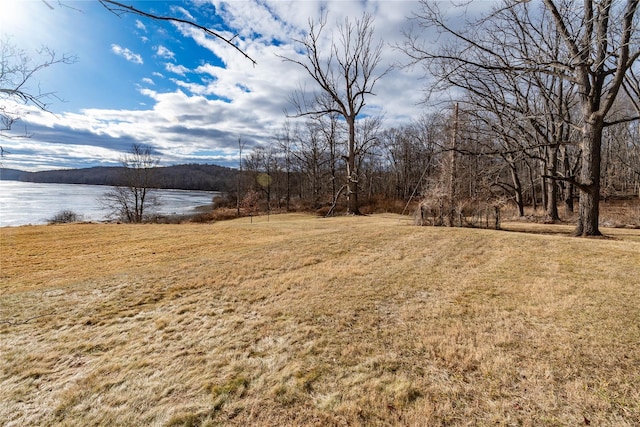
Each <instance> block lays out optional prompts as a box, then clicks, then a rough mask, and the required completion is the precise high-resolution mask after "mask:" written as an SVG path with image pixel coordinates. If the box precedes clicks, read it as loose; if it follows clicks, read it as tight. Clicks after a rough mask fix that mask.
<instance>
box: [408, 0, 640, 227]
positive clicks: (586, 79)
mask: <svg viewBox="0 0 640 427" xmlns="http://www.w3.org/2000/svg"><path fill="white" fill-rule="evenodd" d="M420 3H421V6H422V10H421V12H420V13H418V14H416V20H417V22H418V25H419V27H420V28H435V29H436V30H438V31H439V33H440V35H441V37H442V38H443V40H442V41H443V42H444V43H441V45H440V47H439V48H433V47H431V46H430V45H428V44H426V43H422V42H421V41H420V37H419V36H416V35H415V34H412V33H409V34H407V38H406V44H405V45H404V51H405V52H406V53H407V54H408V55H409V57H410V58H411V61H412V63H415V64H423V65H424V66H425V68H426V69H427V70H428V71H429V72H430V73H432V74H434V75H435V76H436V77H437V78H438V84H437V85H436V88H437V89H446V88H448V87H450V86H451V85H452V81H451V77H452V76H453V77H454V78H456V77H458V78H459V77H460V76H465V77H468V76H470V75H471V73H483V74H484V75H486V74H488V73H493V74H496V75H509V76H513V77H515V78H517V79H519V80H520V79H527V80H528V81H533V79H538V80H539V81H540V82H545V81H548V77H549V76H552V77H555V78H558V79H561V80H562V81H563V82H564V83H568V84H570V85H573V86H575V93H577V94H578V105H579V106H580V113H579V117H576V118H575V122H576V123H579V126H580V128H581V133H582V135H581V138H580V148H581V166H580V167H581V170H580V173H579V176H555V177H553V178H554V179H556V180H558V179H560V180H564V181H567V182H569V183H571V184H573V185H575V186H576V187H577V188H578V189H579V191H580V211H579V217H578V223H577V226H576V230H575V234H576V235H581V236H591V235H599V234H600V231H599V228H598V217H599V197H600V163H601V145H602V133H603V129H604V128H605V127H606V126H608V125H611V124H613V123H615V122H611V121H609V120H608V117H607V115H608V113H609V112H610V110H611V107H612V106H613V104H614V101H615V100H616V98H617V96H618V93H619V91H620V88H621V86H622V84H623V82H624V81H625V75H627V74H628V72H629V70H630V69H631V67H632V66H633V64H634V62H635V61H636V60H637V59H638V57H639V56H640V46H639V45H638V43H637V37H638V22H637V21H638V16H637V10H638V4H639V1H638V0H626V1H624V2H622V1H614V0H601V1H593V0H585V1H584V2H583V3H582V4H580V3H578V2H574V1H568V0H544V1H543V3H542V5H541V7H540V8H539V9H537V10H533V7H536V6H535V5H536V3H534V6H531V5H530V4H529V2H515V1H507V0H505V1H504V2H502V3H501V5H500V6H499V7H496V8H494V9H493V10H492V11H491V13H490V14H488V15H487V16H484V17H482V18H480V19H478V20H476V21H474V22H473V23H471V24H470V25H467V26H466V27H465V28H463V29H459V28H457V27H456V26H454V25H452V24H450V23H449V22H448V21H447V19H446V18H445V14H444V13H443V12H442V11H441V10H440V9H439V8H438V5H437V4H434V3H431V2H428V1H427V0H421V2H420ZM548 30H550V31H548ZM545 76H546V77H547V78H545ZM463 81H464V80H463ZM475 81H476V82H478V81H480V80H479V79H476V80H475ZM556 87H557V88H561V87H562V85H560V84H559V85H556ZM472 89H473V87H472ZM492 90H495V91H501V90H503V87H501V86H500V85H498V86H494V87H492ZM549 99H551V100H553V98H549ZM556 107H557V108H558V105H556ZM510 108H511V107H510ZM563 108H564V107H563ZM515 111H517V110H515ZM522 113H524V114H521V119H526V118H527V117H528V113H529V111H527V112H522ZM556 116H557V117H563V113H562V111H561V110H558V111H557V112H556ZM634 119H637V117H626V118H623V119H620V120H634ZM620 120H616V122H619V121H620ZM562 130H563V128H562V127H557V128H555V129H551V130H550V129H547V130H546V131H545V132H546V133H547V134H549V135H554V136H555V137H562V136H563V135H564V134H565V133H563V131H562ZM555 143H557V141H555ZM550 154H551V155H553V154H554V153H550ZM555 154H556V155H557V151H556V152H555ZM552 159H553V158H552ZM552 161H554V160H552Z"/></svg>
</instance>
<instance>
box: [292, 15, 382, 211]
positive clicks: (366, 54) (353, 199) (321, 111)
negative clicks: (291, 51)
mask: <svg viewBox="0 0 640 427" xmlns="http://www.w3.org/2000/svg"><path fill="white" fill-rule="evenodd" d="M309 27H310V31H309V34H308V36H307V37H306V38H304V39H302V40H297V42H298V43H299V44H300V45H301V46H302V48H303V49H304V51H305V58H304V60H298V59H293V58H283V59H285V60H286V61H288V62H291V63H294V64H297V65H299V66H300V67H302V68H303V69H304V70H305V71H306V72H307V74H309V76H311V78H312V79H313V80H314V81H315V83H316V84H317V85H318V91H317V92H316V93H315V94H313V96H311V97H308V96H307V94H306V93H304V92H302V91H300V92H298V93H296V94H294V95H293V96H292V103H293V104H294V106H295V108H296V114H295V116H296V117H302V116H312V117H316V118H317V117H322V116H325V115H329V114H338V115H339V116H341V117H342V118H344V120H345V122H346V125H347V129H348V142H347V153H346V156H345V157H346V159H345V160H346V166H347V184H346V185H347V205H348V206H347V210H348V213H351V214H359V213H360V210H359V206H358V170H357V163H358V161H357V155H358V147H357V145H356V144H357V142H356V120H357V119H358V116H359V115H360V113H361V112H362V109H363V108H364V107H365V105H366V99H367V97H369V96H371V95H374V92H373V89H374V87H375V85H376V83H377V82H378V80H379V79H380V78H381V77H383V76H384V75H385V74H386V72H387V71H386V70H385V71H382V72H380V73H377V72H376V70H377V67H378V65H379V64H380V62H381V60H382V56H381V55H382V42H379V43H377V44H374V40H373V32H374V27H373V18H372V17H371V15H369V14H366V13H365V14H364V15H363V16H362V18H360V19H358V20H356V21H355V23H353V22H351V21H350V20H349V19H348V18H346V19H345V22H344V24H342V25H340V26H339V28H338V33H339V36H338V41H337V42H333V43H332V45H331V48H330V50H329V52H323V51H322V50H321V48H322V45H323V43H322V42H323V36H324V34H323V32H324V30H325V28H326V15H325V16H323V17H322V18H321V19H320V21H319V22H318V23H317V24H316V23H315V22H313V21H309Z"/></svg>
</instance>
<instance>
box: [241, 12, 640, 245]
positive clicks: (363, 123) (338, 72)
mask: <svg viewBox="0 0 640 427" xmlns="http://www.w3.org/2000/svg"><path fill="white" fill-rule="evenodd" d="M442 5H443V3H442V2H431V1H428V0H421V1H420V2H419V8H418V10H417V11H416V12H415V14H414V15H413V17H412V18H411V22H412V23H413V25H412V26H411V28H412V30H407V31H406V33H405V42H404V43H403V44H401V45H399V46H396V47H397V48H398V49H401V50H402V51H403V52H404V53H405V54H406V57H407V58H408V61H407V65H410V66H419V67H422V69H423V70H424V74H425V77H427V80H428V82H429V83H428V87H427V91H428V93H429V94H430V95H431V97H432V98H431V99H441V97H442V95H443V94H446V96H447V102H446V104H443V102H442V101H440V103H435V102H434V103H432V104H430V105H431V106H435V105H438V107H439V108H440V109H443V108H444V109H445V110H447V109H448V113H441V112H438V113H432V112H428V111H430V110H428V109H427V110H426V111H427V112H426V113H425V115H424V117H422V118H420V119H417V120H416V121H415V123H413V124H410V125H406V126H401V127H394V126H393V124H385V123H383V119H382V118H376V117H362V115H361V113H362V111H363V107H364V106H365V105H366V100H367V99H368V98H369V97H371V96H374V89H375V86H376V85H377V84H382V83H380V81H382V78H383V77H384V76H385V74H386V72H387V70H385V69H380V68H379V65H380V63H381V62H382V57H381V52H382V51H381V44H380V42H376V41H375V39H374V37H373V35H374V27H373V20H372V19H371V16H370V15H368V14H364V15H363V16H362V17H361V18H360V19H356V20H355V21H353V20H350V19H349V18H347V19H346V20H345V22H344V23H343V24H342V25H340V26H339V28H338V31H337V35H334V38H332V39H331V40H332V43H331V47H330V48H328V49H327V48H324V49H326V50H325V51H323V50H322V49H323V48H321V46H323V44H322V43H321V40H322V37H323V31H324V29H325V23H326V21H325V18H324V17H323V18H321V19H320V20H319V21H317V22H314V21H312V20H310V21H309V29H310V31H309V33H308V35H307V36H306V37H305V38H303V39H301V40H298V41H297V42H298V45H299V47H300V48H301V50H302V51H303V52H305V57H304V58H303V59H297V58H296V59H291V58H284V59H285V60H287V61H289V62H291V63H293V64H295V65H297V66H299V67H302V68H303V69H304V70H305V71H306V72H307V73H308V75H309V76H310V77H311V78H312V79H313V81H314V82H315V83H316V86H315V90H309V91H306V92H301V93H296V94H293V95H292V98H291V102H292V104H293V105H294V106H295V112H294V113H293V114H291V115H290V117H294V118H302V119H305V120H306V121H305V122H304V123H302V124H300V123H296V124H295V125H293V126H291V125H289V124H287V125H286V126H285V128H284V129H283V131H282V132H281V134H280V135H276V136H274V141H273V143H272V144H270V145H268V146H263V147H257V148H256V149H254V151H253V152H252V153H251V154H250V155H249V156H248V157H247V158H246V159H244V162H245V169H246V170H247V171H248V172H250V173H251V174H252V175H253V177H254V180H253V183H252V185H253V187H252V191H254V192H257V193H258V194H260V195H261V197H262V198H263V199H264V200H265V203H266V205H267V207H268V208H270V207H271V205H272V203H276V204H277V205H278V206H279V207H280V206H281V205H282V203H283V202H284V203H285V205H286V206H289V204H290V200H291V197H292V195H294V194H295V195H296V196H297V197H298V198H299V199H300V200H305V201H306V202H307V203H308V204H310V206H313V207H318V206H320V205H321V204H329V205H330V206H331V209H330V211H333V209H334V208H335V207H336V205H337V204H338V202H339V200H340V197H341V196H344V200H345V208H346V211H347V212H348V213H353V214H358V213H360V209H359V207H360V204H361V203H362V201H363V200H366V201H367V203H369V202H371V200H373V199H374V198H379V197H385V198H393V199H398V200H407V199H408V198H410V197H411V196H412V195H418V196H419V197H420V198H421V200H422V204H421V208H420V214H421V218H422V219H423V220H427V221H428V222H431V223H435V224H448V225H463V224H464V223H467V222H469V221H470V218H471V219H473V218H479V217H480V216H482V214H483V212H484V213H486V212H487V211H491V210H493V213H494V217H496V218H494V220H495V223H496V224H497V223H498V221H499V220H498V218H497V216H498V215H499V210H500V208H501V206H503V205H505V204H508V203H511V204H513V205H514V206H515V207H516V208H517V211H518V213H519V214H520V215H524V208H525V206H532V207H533V208H534V210H535V209H537V208H541V209H544V212H545V214H546V216H547V218H548V220H550V221H557V220H559V219H560V211H559V209H558V208H559V206H561V205H564V206H565V208H566V211H567V212H573V211H574V209H577V211H578V219H577V224H576V230H575V234H576V235H581V236H591V235H599V234H600V231H599V205H600V200H601V198H603V197H611V196H616V195H630V194H634V195H638V194H639V193H640V191H639V182H640V142H639V138H640V131H639V126H638V119H639V116H640V79H639V78H638V76H639V75H640V72H639V70H638V58H639V57H640V36H639V32H638V24H639V22H638V21H639V19H638V5H639V2H638V1H637V0H627V1H614V0H602V1H591V0H587V1H584V2H582V3H578V2H573V1H563V0H557V1H553V0H543V1H542V2H514V1H503V2H499V3H498V4H497V5H496V6H494V7H492V9H491V11H490V12H488V13H486V14H484V15H482V16H480V17H479V18H473V16H466V15H465V13H464V10H466V8H467V7H468V6H469V5H468V4H467V3H465V4H464V5H462V6H459V7H461V8H463V11H462V12H461V13H459V14H456V13H452V12H451V10H443V9H441V7H442ZM452 7H453V6H452ZM456 12H458V11H456ZM452 16H453V17H459V16H465V17H466V18H467V19H469V20H470V22H468V23H467V24H466V25H464V26H460V25H458V24H457V23H456V22H455V20H453V19H452V18H451V17H452ZM430 34H436V37H437V40H438V42H437V43H434V40H432V39H430V38H429V35H430ZM292 173H294V174H297V176H299V177H303V176H304V177H305V179H304V180H300V181H299V182H297V181H295V180H293V181H292V180H291V176H292ZM265 175H266V176H268V179H265ZM252 197H254V198H255V196H254V195H252ZM576 201H577V202H578V203H577V206H576ZM485 216H486V215H485Z"/></svg>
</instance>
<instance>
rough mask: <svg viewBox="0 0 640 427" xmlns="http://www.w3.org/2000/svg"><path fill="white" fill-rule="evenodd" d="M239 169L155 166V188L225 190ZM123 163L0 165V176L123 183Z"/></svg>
mask: <svg viewBox="0 0 640 427" xmlns="http://www.w3.org/2000/svg"><path fill="white" fill-rule="evenodd" d="M237 173H238V171H237V170H235V169H231V168H226V167H223V166H218V165H198V164H189V165H176V166H166V167H158V168H155V184H154V187H155V188H164V189H170V188H171V189H179V190H202V191H220V192H226V191H230V190H232V189H234V188H235V186H236V179H237ZM122 175H123V174H122V168H121V167H92V168H83V169H66V170H51V171H39V172H26V171H21V170H16V169H6V168H0V180H8V181H22V182H39V183H56V184H88V185H123V184H124V183H123V182H122V178H121V177H122Z"/></svg>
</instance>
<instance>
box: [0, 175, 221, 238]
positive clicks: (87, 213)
mask: <svg viewBox="0 0 640 427" xmlns="http://www.w3.org/2000/svg"><path fill="white" fill-rule="evenodd" d="M110 189H111V187H107V186H102V185H81V184H40V183H33V182H18V181H0V227H6V226H15V225H25V224H46V223H47V220H48V219H50V218H52V217H54V216H55V215H56V214H58V213H59V212H61V211H64V210H71V211H73V212H75V213H76V214H78V215H81V216H82V219H83V220H85V221H102V220H104V219H105V218H106V216H107V214H108V211H106V210H104V208H103V207H102V206H101V205H100V202H99V198H100V197H101V196H102V195H104V193H106V192H107V191H109V190H110ZM153 193H154V194H155V195H156V196H157V197H158V199H159V201H160V206H158V207H157V208H156V209H154V212H155V213H158V214H161V215H171V214H188V213H193V212H194V210H195V208H196V207H198V206H203V205H209V204H211V200H212V198H213V197H214V196H216V195H217V194H219V193H216V192H213V191H187V190H154V191H153Z"/></svg>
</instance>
